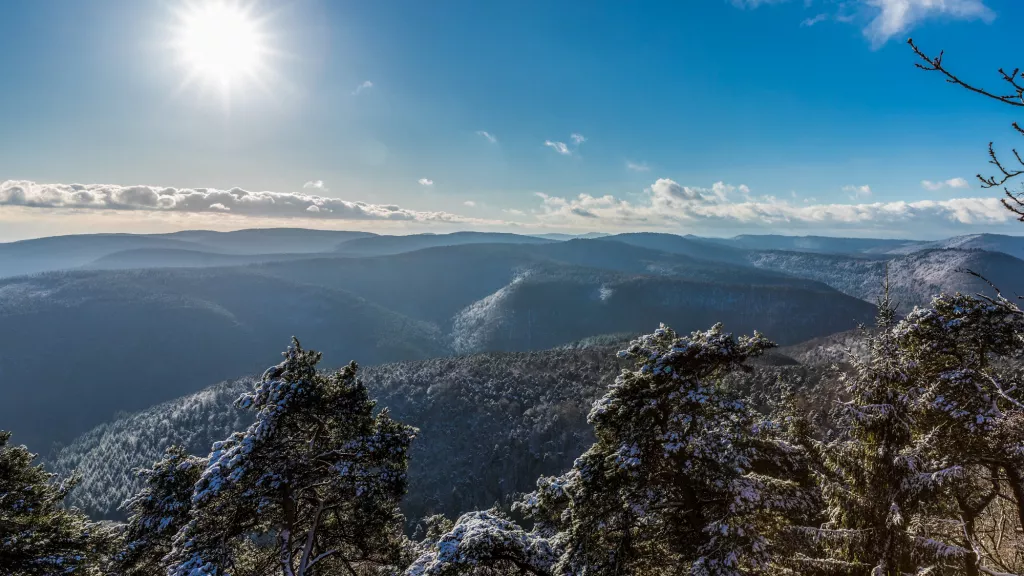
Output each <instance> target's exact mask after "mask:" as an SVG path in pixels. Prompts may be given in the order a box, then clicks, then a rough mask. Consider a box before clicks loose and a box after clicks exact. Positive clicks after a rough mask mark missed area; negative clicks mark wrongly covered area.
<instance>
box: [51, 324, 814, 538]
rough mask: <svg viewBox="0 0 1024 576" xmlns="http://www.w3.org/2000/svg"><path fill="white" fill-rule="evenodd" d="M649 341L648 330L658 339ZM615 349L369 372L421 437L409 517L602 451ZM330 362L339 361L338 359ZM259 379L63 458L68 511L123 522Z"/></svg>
mask: <svg viewBox="0 0 1024 576" xmlns="http://www.w3.org/2000/svg"><path fill="white" fill-rule="evenodd" d="M648 329H649V327H648ZM616 350H617V348H614V347H602V346H598V347H574V348H571V349H561V350H547V351H541V352H529V353H489V354H476V355H471V356H462V357H450V358H439V359H432V360H426V361H417V362H400V363H392V364H386V365H382V366H371V367H364V368H361V372H360V374H361V378H362V379H363V381H364V382H365V383H366V385H367V388H368V389H369V391H370V394H371V396H373V397H375V398H376V399H377V405H378V407H380V408H383V407H387V408H388V410H389V411H390V412H391V415H392V416H393V417H395V418H397V419H399V420H401V421H403V422H406V423H409V424H412V425H414V426H416V427H417V428H419V434H418V435H417V438H416V440H415V441H414V442H413V446H412V451H411V460H410V467H409V493H408V495H407V496H406V498H405V499H404V500H403V512H405V514H406V515H407V517H408V518H409V521H410V524H415V522H416V521H417V520H418V519H420V518H422V517H423V516H426V515H429V514H434V513H446V514H448V515H449V516H450V517H455V516H457V515H458V514H460V513H462V512H465V511H468V510H476V509H481V508H487V507H489V506H491V505H493V504H494V503H495V502H500V503H504V504H508V503H509V500H510V498H511V497H513V496H514V495H515V494H517V493H522V492H527V491H529V490H532V489H533V488H534V485H535V481H536V478H537V477H538V476H539V475H550V474H555V473H559V472H561V471H563V470H565V469H567V468H568V467H569V466H571V464H572V462H573V460H574V459H575V458H576V457H577V456H578V455H579V454H580V453H582V452H583V450H585V449H586V448H587V447H588V446H589V445H590V443H591V442H593V432H592V430H591V427H590V425H589V424H587V421H586V415H587V413H588V412H589V411H590V407H591V405H592V404H593V402H594V400H595V399H596V398H597V397H598V396H599V395H601V394H602V393H604V391H605V390H606V389H607V387H608V386H609V385H610V384H611V383H612V382H614V380H615V377H616V376H617V375H618V374H619V372H620V370H621V369H622V368H623V367H624V366H623V365H622V364H620V361H619V360H618V359H617V357H616V354H615V352H616ZM328 360H330V359H328ZM782 375H785V376H786V379H787V381H790V382H800V383H802V385H803V386H804V387H806V388H809V389H810V388H815V387H816V386H817V381H818V379H819V378H820V375H819V374H818V373H816V372H815V371H814V368H813V367H806V366H797V365H789V366H787V365H780V364H778V363H773V362H772V361H771V358H766V359H765V361H759V362H758V363H757V364H756V366H755V369H754V371H753V372H752V373H751V374H749V375H744V374H737V375H735V376H734V377H731V379H730V383H731V385H733V386H736V387H737V388H738V389H742V390H743V391H745V392H747V391H752V392H753V393H754V397H755V398H762V397H764V398H766V397H770V396H772V395H773V394H774V392H773V390H774V387H775V384H776V382H777V381H778V380H779V378H780V376H782ZM252 382H253V380H252V379H251V378H243V379H239V380H234V381H229V382H224V383H221V384H218V385H216V386H212V387H210V388H207V389H205V390H203V391H201V392H198V393H194V394H190V395H187V396H183V397H181V398H178V399H176V400H172V401H169V402H165V403H163V404H160V405H157V406H153V407H151V408H148V409H146V410H142V411H140V412H137V413H134V414H122V415H119V416H118V417H117V418H114V419H112V420H111V421H109V422H106V423H103V424H101V425H99V426H97V427H96V428H94V429H92V430H90V431H88V432H87V433H85V434H83V435H81V436H79V437H78V438H77V439H75V441H74V442H72V443H70V444H68V445H67V446H65V447H63V448H61V449H60V450H59V451H57V452H55V453H53V454H52V455H51V457H50V458H48V461H47V467H48V468H50V469H52V470H54V471H56V472H58V473H61V474H69V473H71V472H72V471H75V470H77V471H79V472H80V473H81V474H82V482H81V483H80V484H79V485H78V487H76V488H75V490H74V491H73V492H72V494H71V497H70V499H69V503H70V504H72V505H74V506H78V507H80V508H81V509H83V510H85V511H86V512H87V513H89V514H90V515H92V516H93V517H96V518H120V517H121V514H122V513H121V512H119V511H118V510H117V507H118V506H119V504H120V503H121V502H122V501H123V500H124V499H125V498H126V497H127V496H128V495H129V494H132V493H133V492H134V491H135V490H136V489H137V488H138V481H137V479H136V478H135V476H134V474H133V473H132V470H134V469H135V468H137V467H140V466H146V465H149V464H151V463H152V462H153V461H155V460H156V459H157V458H159V457H160V455H161V454H162V453H163V451H164V449H165V448H166V447H167V446H168V445H170V444H179V445H183V446H185V447H187V448H188V449H189V450H191V451H192V452H193V453H196V454H206V453H207V452H208V451H209V447H210V444H211V443H212V442H214V441H217V440H221V439H223V438H225V437H226V436H228V435H229V434H230V433H231V432H232V431H234V430H238V429H241V428H242V427H244V426H246V425H248V423H249V415H248V414H246V413H242V412H240V411H239V410H237V409H236V408H234V407H233V406H232V401H233V400H234V399H235V398H236V397H237V396H238V395H239V394H240V393H241V392H242V391H244V390H246V389H247V388H248V387H250V386H251V385H252Z"/></svg>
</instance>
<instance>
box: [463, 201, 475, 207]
mask: <svg viewBox="0 0 1024 576" xmlns="http://www.w3.org/2000/svg"><path fill="white" fill-rule="evenodd" d="M462 205H463V206H469V207H470V208H476V202H473V201H472V200H466V201H465V202H463V203H462Z"/></svg>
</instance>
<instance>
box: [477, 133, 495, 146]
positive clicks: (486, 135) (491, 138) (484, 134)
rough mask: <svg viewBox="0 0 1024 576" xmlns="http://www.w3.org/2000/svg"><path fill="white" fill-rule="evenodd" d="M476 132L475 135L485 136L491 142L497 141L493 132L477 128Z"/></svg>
mask: <svg viewBox="0 0 1024 576" xmlns="http://www.w3.org/2000/svg"><path fill="white" fill-rule="evenodd" d="M476 133H477V136H483V137H484V138H486V139H487V141H488V142H490V143H491V144H497V143H498V137H497V136H495V135H494V134H491V133H490V132H488V131H486V130H477V131H476Z"/></svg>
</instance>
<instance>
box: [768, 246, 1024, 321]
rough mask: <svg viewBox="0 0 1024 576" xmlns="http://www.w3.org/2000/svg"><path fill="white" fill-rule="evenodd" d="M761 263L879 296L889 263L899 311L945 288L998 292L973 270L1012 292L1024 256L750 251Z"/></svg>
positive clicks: (1023, 280) (1018, 284)
mask: <svg viewBox="0 0 1024 576" xmlns="http://www.w3.org/2000/svg"><path fill="white" fill-rule="evenodd" d="M749 258H750V262H751V264H753V265H754V266H757V267H759V268H765V269H769V270H775V271H778V272H785V273H787V274H792V275H794V276H799V277H802V278H807V279H811V280H817V281H819V282H822V283H824V284H828V285H829V286H831V287H833V288H835V289H836V290H839V291H840V292H842V293H844V294H848V295H850V296H854V297H857V298H860V299H862V300H865V301H869V302H871V301H874V299H875V298H876V297H877V296H878V294H879V293H880V291H881V286H882V280H883V278H884V277H885V270H886V265H887V264H886V263H887V262H888V269H889V280H890V285H891V288H890V289H891V290H892V293H893V296H894V298H895V299H896V300H897V301H898V302H899V303H900V308H899V309H900V312H902V313H906V312H909V311H910V310H912V309H913V308H914V306H923V305H926V304H927V303H928V302H930V301H931V298H932V296H934V295H936V294H938V293H940V292H951V293H952V292H962V293H965V294H975V293H984V294H990V295H991V294H993V293H994V290H992V289H991V288H990V287H989V286H988V284H986V283H985V281H983V280H981V279H979V278H977V277H975V276H972V275H970V274H968V273H967V272H966V271H967V270H971V271H974V272H977V273H978V274H981V275H983V276H985V277H986V278H988V279H989V280H990V281H991V282H992V283H994V284H995V285H996V286H998V287H999V288H1000V289H1002V290H1004V291H1006V293H1007V294H1012V293H1014V291H1017V290H1024V261H1022V260H1018V259H1017V258H1014V257H1012V256H1010V255H1008V254H1004V253H1002V252H986V251H982V250H926V251H922V252H915V253H912V254H907V255H904V256H898V257H894V258H892V259H891V260H876V259H865V258H855V257H849V256H836V255H826V254H810V253H798V252H756V253H751V254H750V256H749Z"/></svg>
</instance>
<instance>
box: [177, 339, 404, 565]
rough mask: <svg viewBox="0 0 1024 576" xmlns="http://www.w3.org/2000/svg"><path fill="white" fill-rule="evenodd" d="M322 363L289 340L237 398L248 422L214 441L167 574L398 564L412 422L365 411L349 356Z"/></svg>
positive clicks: (369, 404)
mask: <svg viewBox="0 0 1024 576" xmlns="http://www.w3.org/2000/svg"><path fill="white" fill-rule="evenodd" d="M320 359H321V355H320V353H318V352H313V351H306V350H303V349H302V348H301V347H300V346H299V343H298V341H293V344H292V346H291V347H290V348H289V349H288V351H287V352H286V353H285V360H284V362H282V363H281V364H279V365H277V366H275V367H273V368H271V369H269V370H267V372H266V373H265V374H264V375H263V378H262V379H261V381H260V382H259V383H258V384H257V385H256V386H255V389H254V390H253V391H252V392H251V393H248V394H245V395H243V396H242V397H241V398H239V400H238V402H237V404H238V405H239V406H240V407H242V408H246V409H249V410H251V411H253V412H255V416H256V421H255V422H254V423H253V424H252V425H251V426H250V427H249V428H248V429H247V430H246V431H245V432H237V433H235V434H233V435H232V436H231V437H229V438H228V439H227V440H224V441H223V442H217V443H215V444H214V445H213V451H212V452H211V453H210V456H209V459H208V464H207V466H206V468H205V470H203V472H202V474H201V476H200V478H199V480H198V482H197V483H196V485H195V488H194V492H193V494H192V511H191V517H190V520H189V522H188V523H187V524H186V525H185V526H184V527H183V528H182V530H181V531H180V532H179V533H178V535H177V536H176V538H175V541H174V549H173V550H172V552H171V554H170V556H169V559H170V560H172V566H171V570H170V571H169V574H171V575H172V576H186V575H187V576H200V575H208V576H214V575H222V574H232V575H235V574H239V573H244V572H245V571H246V569H247V567H248V569H251V570H252V571H253V572H258V573H267V572H268V571H271V570H272V571H274V572H277V573H280V574H282V575H283V576H310V575H312V574H324V573H335V572H337V573H348V574H353V573H357V572H356V571H364V570H369V569H371V568H373V567H387V566H394V565H396V564H398V563H400V562H402V559H401V558H400V556H401V554H402V552H403V550H404V547H403V537H402V535H401V527H402V524H403V517H402V515H401V513H400V512H399V511H398V507H397V504H398V501H399V499H400V498H401V496H402V495H403V494H404V493H405V488H406V468H407V460H408V451H409V446H410V444H411V442H412V439H413V436H414V432H415V430H414V429H413V428H411V427H409V426H405V425H403V424H400V423H398V422H395V421H394V420H392V419H391V418H390V417H389V416H388V413H387V410H382V411H381V412H379V413H378V414H376V415H374V414H373V412H374V402H373V401H371V400H370V399H369V397H368V395H367V391H366V388H365V387H364V386H363V384H362V382H361V381H360V380H359V379H358V378H357V377H356V374H357V367H356V365H355V363H352V364H349V365H348V366H346V367H345V368H343V369H342V370H339V371H338V372H335V373H333V374H323V373H320V372H318V371H317V364H318V363H319V362H320ZM271 543H272V544H271Z"/></svg>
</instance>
